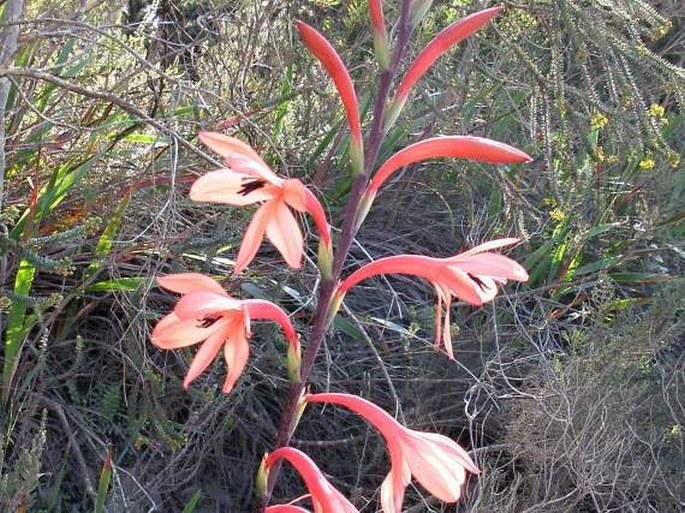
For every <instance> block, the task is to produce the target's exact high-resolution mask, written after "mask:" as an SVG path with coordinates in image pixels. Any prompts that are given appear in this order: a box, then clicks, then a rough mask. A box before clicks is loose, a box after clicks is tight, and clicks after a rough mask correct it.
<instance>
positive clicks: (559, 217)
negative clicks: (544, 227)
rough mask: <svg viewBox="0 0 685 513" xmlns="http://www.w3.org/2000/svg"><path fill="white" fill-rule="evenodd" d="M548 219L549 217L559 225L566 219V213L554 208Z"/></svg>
mask: <svg viewBox="0 0 685 513" xmlns="http://www.w3.org/2000/svg"><path fill="white" fill-rule="evenodd" d="M549 217H551V218H552V219H553V220H554V221H556V222H557V223H560V222H562V221H563V220H564V219H566V213H565V212H564V211H563V210H561V209H560V208H555V209H554V210H552V211H551V212H550V213H549Z"/></svg>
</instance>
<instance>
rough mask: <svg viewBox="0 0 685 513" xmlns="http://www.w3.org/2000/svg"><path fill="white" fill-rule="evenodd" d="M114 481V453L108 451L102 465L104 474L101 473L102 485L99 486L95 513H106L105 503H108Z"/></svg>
mask: <svg viewBox="0 0 685 513" xmlns="http://www.w3.org/2000/svg"><path fill="white" fill-rule="evenodd" d="M111 480H112V453H110V452H109V451H107V453H106V454H105V461H104V462H103V464H102V472H101V473H100V483H99V484H98V493H97V496H96V498H95V513H104V511H105V502H106V501H107V490H108V489H109V483H110V481H111Z"/></svg>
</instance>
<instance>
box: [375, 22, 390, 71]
mask: <svg viewBox="0 0 685 513" xmlns="http://www.w3.org/2000/svg"><path fill="white" fill-rule="evenodd" d="M373 49H374V52H375V53H376V59H378V65H379V66H380V68H381V71H388V70H389V69H390V48H389V47H388V33H387V32H386V31H385V30H383V31H382V32H381V33H377V32H376V33H374V35H373Z"/></svg>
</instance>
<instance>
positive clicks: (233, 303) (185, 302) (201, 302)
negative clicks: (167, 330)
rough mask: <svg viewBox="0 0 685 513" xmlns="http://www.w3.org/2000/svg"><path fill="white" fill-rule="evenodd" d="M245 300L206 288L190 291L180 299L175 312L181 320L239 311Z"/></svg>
mask: <svg viewBox="0 0 685 513" xmlns="http://www.w3.org/2000/svg"><path fill="white" fill-rule="evenodd" d="M242 305H243V302H242V301H240V300H239V299H233V298H230V297H228V296H225V295H220V294H216V293H214V292H209V291H206V290H200V291H196V292H189V293H188V294H185V295H184V296H183V297H181V299H179V300H178V303H176V306H175V307H174V313H175V314H176V315H177V316H178V318H179V319H181V320H186V319H202V318H203V317H206V316H209V315H223V314H226V313H228V312H230V311H235V312H239V311H240V310H242V308H243V306H242Z"/></svg>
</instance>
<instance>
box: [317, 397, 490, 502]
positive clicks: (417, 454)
mask: <svg viewBox="0 0 685 513" xmlns="http://www.w3.org/2000/svg"><path fill="white" fill-rule="evenodd" d="M307 401H308V402H310V403H333V404H337V405H340V406H344V407H346V408H349V409H350V410H352V411H353V412H355V413H356V414H357V415H360V416H361V417H363V418H364V419H365V420H366V421H367V422H368V423H369V424H371V425H372V426H373V427H375V428H376V429H377V430H378V432H379V433H380V434H381V436H383V438H384V439H385V443H386V445H387V447H388V453H389V454H390V473H389V474H388V476H387V477H386V478H385V480H384V481H383V484H382V485H381V506H382V509H383V512H384V513H400V511H401V510H402V502H403V499H404V491H405V489H406V487H407V485H408V484H409V482H410V481H411V478H412V476H413V477H414V478H415V479H416V480H417V481H418V482H419V483H421V485H422V486H423V487H424V488H425V489H426V490H428V491H429V492H430V493H431V494H433V495H434V496H435V497H437V498H438V499H440V500H441V501H444V502H456V501H458V500H459V498H460V497H461V493H462V488H463V485H464V483H465V482H466V472H467V471H468V472H471V473H472V474H476V475H477V474H479V473H480V471H479V470H478V467H476V464H475V463H474V462H473V460H472V459H471V458H470V457H469V455H468V453H467V452H466V451H465V450H464V449H463V448H462V447H461V446H460V445H459V444H458V443H457V442H455V441H454V440H452V439H451V438H448V437H446V436H444V435H439V434H436V433H425V432H423V431H415V430H413V429H408V428H405V427H404V426H402V425H401V424H400V423H399V422H397V421H396V420H395V419H393V418H392V417H391V416H390V415H388V413H386V412H385V411H384V410H382V409H381V408H379V407H378V406H376V405H375V404H373V403H372V402H370V401H367V400H366V399H362V398H361V397H357V396H354V395H350V394H333V393H330V394H329V393H326V394H314V395H309V396H308V397H307Z"/></svg>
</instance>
